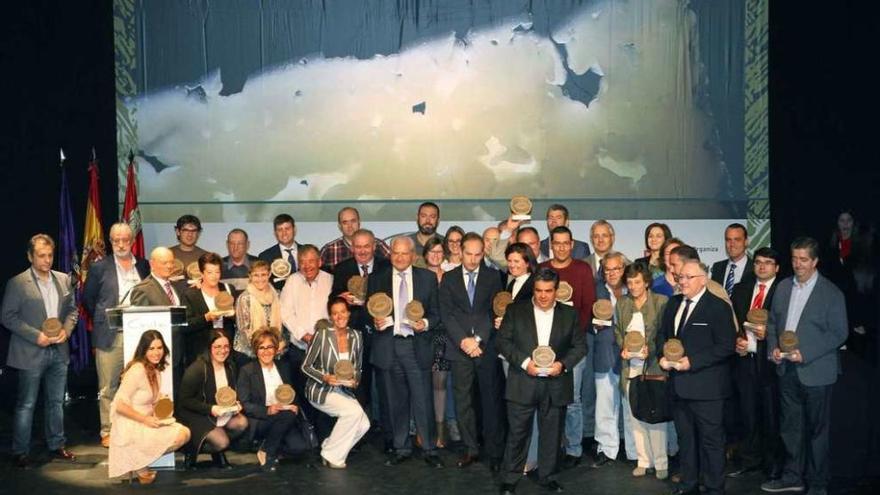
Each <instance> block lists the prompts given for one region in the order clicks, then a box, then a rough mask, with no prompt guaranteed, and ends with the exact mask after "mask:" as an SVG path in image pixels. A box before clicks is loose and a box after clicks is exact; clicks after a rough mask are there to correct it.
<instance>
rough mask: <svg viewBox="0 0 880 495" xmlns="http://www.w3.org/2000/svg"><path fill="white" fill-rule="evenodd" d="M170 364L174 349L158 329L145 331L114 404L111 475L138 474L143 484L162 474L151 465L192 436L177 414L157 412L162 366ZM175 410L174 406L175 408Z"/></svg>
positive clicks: (124, 373)
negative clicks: (167, 415)
mask: <svg viewBox="0 0 880 495" xmlns="http://www.w3.org/2000/svg"><path fill="white" fill-rule="evenodd" d="M166 366H168V348H167V347H165V340H164V339H162V334H161V333H159V332H158V331H157V330H147V331H146V332H144V333H143V334H142V335H141V338H140V340H139V341H138V345H137V348H136V349H135V351H134V356H133V357H132V358H131V361H129V362H128V364H127V365H126V366H125V369H124V370H123V371H122V380H121V382H120V384H119V389H118V390H117V391H116V396H114V398H113V403H112V404H111V405H110V419H111V421H112V425H113V426H112V427H111V430H110V458H109V466H108V469H107V474H108V475H109V476H110V477H111V478H115V477H117V476H121V475H124V474H129V476H132V475H136V476H137V479H138V481H139V482H140V483H141V484H142V485H146V484H149V483H152V482H153V481H155V479H156V471H153V470H150V469H148V468H147V467H148V466H149V465H150V464H152V463H153V462H154V461H155V460H156V459H158V458H160V457H162V456H163V455H164V454H166V453H168V452H174V451H175V450H177V449H179V448H180V447H182V446H183V445H184V444H186V442H188V441H189V429H188V428H187V427H186V426H183V425H182V424H180V423H177V422H175V421H174V418H166V419H159V417H157V416H159V414H158V412H157V411H154V409H153V408H154V406H155V405H156V404H157V403H158V402H163V401H164V402H166V403H167V402H168V400H167V399H164V400H162V399H163V398H162V397H160V393H159V391H160V390H161V388H162V371H163V370H164V369H165V367H166ZM168 412H170V408H169V411H168Z"/></svg>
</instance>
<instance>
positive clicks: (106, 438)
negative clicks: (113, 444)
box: [101, 435, 110, 449]
mask: <svg viewBox="0 0 880 495" xmlns="http://www.w3.org/2000/svg"><path fill="white" fill-rule="evenodd" d="M101 447H104V448H105V449H109V448H110V435H105V436H103V437H101Z"/></svg>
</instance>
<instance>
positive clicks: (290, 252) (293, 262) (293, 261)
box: [285, 248, 296, 273]
mask: <svg viewBox="0 0 880 495" xmlns="http://www.w3.org/2000/svg"><path fill="white" fill-rule="evenodd" d="M285 251H287V262H288V263H290V273H293V272H295V271H296V258H294V257H293V249H292V248H291V249H285Z"/></svg>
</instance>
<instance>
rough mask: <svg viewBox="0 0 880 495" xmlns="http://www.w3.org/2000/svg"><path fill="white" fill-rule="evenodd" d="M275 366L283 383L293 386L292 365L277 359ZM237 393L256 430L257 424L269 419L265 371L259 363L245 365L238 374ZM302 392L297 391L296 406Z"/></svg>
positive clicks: (252, 428) (252, 427) (252, 362)
mask: <svg viewBox="0 0 880 495" xmlns="http://www.w3.org/2000/svg"><path fill="white" fill-rule="evenodd" d="M275 366H276V367H277V368H278V374H279V375H280V376H281V381H282V382H284V383H286V384H288V385H291V386H292V382H291V374H290V365H289V364H287V360H286V359H276V360H275ZM235 392H236V393H237V394H238V400H239V402H241V407H242V408H243V409H244V414H245V416H247V417H248V419H249V420H250V423H251V425H249V426H251V431H253V430H254V429H255V428H256V424H255V423H256V422H258V421H263V420H266V419H268V418H269V414H268V410H267V408H266V382H265V381H263V369H262V368H261V367H260V362H259V361H256V360H255V361H251V362H250V363H248V364H246V365H244V366H243V367H242V368H241V371H239V372H238V381H237V382H236V387H235ZM301 392H302V390H296V397H295V398H294V400H293V402H294V404H297V405H299V404H301V397H300V395H301Z"/></svg>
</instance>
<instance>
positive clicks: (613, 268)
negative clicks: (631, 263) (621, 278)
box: [605, 266, 623, 273]
mask: <svg viewBox="0 0 880 495" xmlns="http://www.w3.org/2000/svg"><path fill="white" fill-rule="evenodd" d="M622 271H623V267H622V266H615V267H611V268H606V269H605V273H614V272H622Z"/></svg>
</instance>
